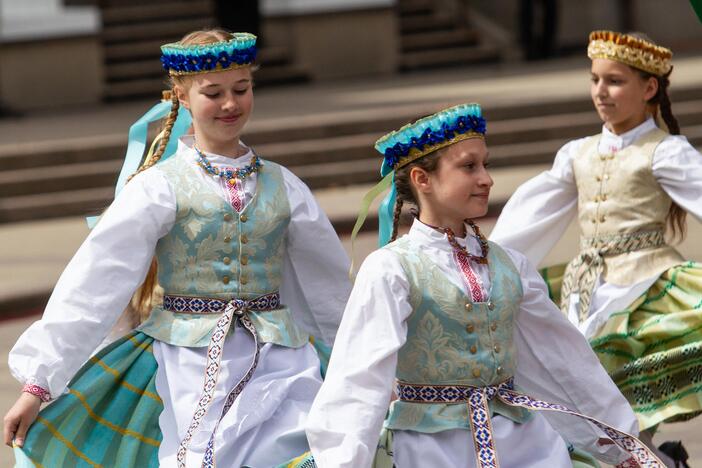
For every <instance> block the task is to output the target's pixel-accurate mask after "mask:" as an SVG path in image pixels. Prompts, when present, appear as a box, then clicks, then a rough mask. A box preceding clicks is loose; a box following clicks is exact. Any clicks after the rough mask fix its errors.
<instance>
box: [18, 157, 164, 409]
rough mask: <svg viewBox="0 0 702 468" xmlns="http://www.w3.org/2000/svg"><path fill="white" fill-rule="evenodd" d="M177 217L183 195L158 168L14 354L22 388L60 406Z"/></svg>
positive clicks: (130, 193)
mask: <svg viewBox="0 0 702 468" xmlns="http://www.w3.org/2000/svg"><path fill="white" fill-rule="evenodd" d="M175 212H176V205H175V195H174V193H173V191H172V189H171V186H170V184H169V182H168V181H167V180H166V178H165V177H164V176H163V174H162V173H161V171H159V170H158V168H153V169H150V170H148V171H145V172H143V173H141V174H139V175H138V176H137V177H135V178H134V179H133V180H132V181H131V182H129V183H128V184H127V185H126V186H125V187H124V189H122V191H121V192H120V193H119V195H118V196H117V198H116V199H115V200H114V202H113V203H112V204H111V205H110V207H109V208H108V209H107V210H106V211H105V213H104V214H103V216H102V217H101V219H100V221H99V222H98V224H97V226H95V228H93V230H92V231H91V232H90V234H89V235H88V237H87V238H86V239H85V241H84V242H83V244H82V245H81V246H80V248H79V249H78V251H77V252H76V254H75V255H74V256H73V258H72V259H71V261H70V262H69V263H68V266H66V269H65V270H64V271H63V273H62V274H61V276H60V278H59V280H58V282H57V283H56V286H55V288H54V290H53V293H52V294H51V298H50V299H49V302H48V304H47V305H46V309H45V310H44V314H43V315H42V318H41V319H40V320H38V321H37V322H35V323H33V324H32V325H31V326H30V327H29V328H28V329H27V330H26V331H25V332H24V333H23V334H22V335H21V336H20V338H19V340H18V341H17V343H16V344H15V346H14V347H13V348H12V350H11V351H10V354H9V366H10V372H11V373H12V375H13V376H14V377H15V378H16V379H17V380H19V381H20V382H21V383H23V384H34V385H38V386H40V387H42V388H43V389H45V390H47V391H49V392H50V393H51V396H52V397H54V398H55V397H57V396H58V395H60V394H61V393H63V391H64V390H65V388H66V385H67V384H68V382H69V380H70V379H71V378H72V377H73V375H74V374H75V373H76V372H77V371H78V369H79V368H80V367H81V365H83V363H85V362H86V361H87V359H88V358H89V357H90V355H91V354H92V353H93V352H94V351H95V350H96V348H97V347H98V346H99V345H100V343H101V342H102V340H103V339H104V338H105V337H106V336H107V334H108V333H109V332H110V329H111V328H112V326H113V325H114V323H115V322H116V321H117V319H118V318H119V317H120V316H121V315H122V312H123V311H124V309H125V307H126V306H127V304H128V303H129V300H130V298H131V297H132V295H133V293H134V291H135V290H136V288H138V287H139V285H140V284H141V283H142V282H143V281H144V278H145V276H146V273H147V271H148V269H149V266H150V264H151V258H152V257H153V254H154V249H155V247H156V242H157V241H158V240H159V239H160V238H161V237H163V236H164V235H165V234H166V233H167V232H168V231H169V230H170V229H171V227H172V226H173V222H174V220H175Z"/></svg>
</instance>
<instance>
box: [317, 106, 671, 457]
mask: <svg viewBox="0 0 702 468" xmlns="http://www.w3.org/2000/svg"><path fill="white" fill-rule="evenodd" d="M484 134H485V120H484V119H483V118H482V115H481V110H480V107H479V106H478V105H477V104H467V105H460V106H456V107H452V108H449V109H446V110H443V111H441V112H439V113H437V114H434V115H432V116H429V117H426V118H423V119H420V120H419V121H417V122H415V123H413V124H410V125H407V126H405V127H403V128H402V129H400V130H399V131H397V132H392V133H390V134H388V135H386V136H384V137H383V138H381V139H380V140H378V142H377V143H376V149H378V151H380V152H381V153H382V154H383V155H384V157H385V158H384V162H383V167H382V171H381V172H382V174H383V175H385V178H384V179H383V181H382V182H381V183H380V185H379V187H377V189H376V190H374V192H375V193H377V192H379V191H380V190H381V189H382V188H383V187H388V186H391V187H392V188H391V191H390V194H389V195H388V198H386V200H385V202H384V203H383V205H382V206H381V215H380V216H381V218H380V229H381V239H380V244H381V245H384V244H386V243H387V242H388V240H391V242H390V243H389V244H387V245H385V246H384V247H383V248H381V249H380V250H377V251H376V252H373V253H371V254H370V255H369V256H368V258H367V259H366V260H365V262H364V263H363V265H362V266H361V268H360V271H359V272H358V276H357V278H356V283H355V285H354V288H353V291H352V292H351V297H350V299H349V302H348V304H347V307H346V310H345V312H344V318H343V320H342V322H341V326H340V328H339V333H338V335H337V339H336V342H335V348H334V352H333V353H332V357H331V360H330V363H329V368H328V371H327V375H326V378H325V382H324V384H323V385H322V388H321V390H320V392H319V394H318V395H317V398H316V399H315V402H314V404H313V406H312V410H311V412H310V414H309V417H308V419H307V436H308V439H309V441H310V448H311V452H312V454H313V456H314V458H315V461H316V463H317V465H318V466H320V467H322V468H326V467H337V468H338V467H354V468H363V467H369V466H371V465H372V464H373V463H375V466H376V467H381V466H392V464H393V463H394V464H395V466H397V468H408V467H419V466H446V467H466V466H469V467H471V466H472V467H481V468H483V467H497V466H502V467H513V468H517V467H519V468H527V467H545V466H548V467H566V466H568V467H570V466H572V461H571V457H570V454H569V444H568V443H566V440H567V441H568V442H569V443H570V444H573V445H574V446H575V447H578V448H580V449H584V450H587V451H589V452H591V453H592V454H593V455H596V456H597V457H600V458H602V459H603V460H605V461H608V462H610V463H612V464H615V463H620V462H623V463H627V461H628V463H630V464H631V466H638V464H635V463H641V464H642V466H662V465H661V464H660V462H659V461H658V460H657V459H656V458H655V457H654V456H653V455H652V454H651V453H650V452H649V451H648V450H647V449H646V448H645V446H644V445H643V444H642V443H640V442H639V441H638V440H637V439H635V438H634V437H633V436H631V435H629V434H631V433H633V434H636V433H637V423H636V418H635V416H634V414H633V412H632V411H631V408H630V407H629V405H628V404H627V402H626V400H625V399H624V397H622V395H621V394H620V392H619V391H618V390H617V388H616V387H615V386H614V384H613V383H612V381H611V379H610V378H609V377H608V376H607V374H606V372H605V371H604V369H603V368H602V366H601V365H600V364H599V362H598V361H597V358H596V357H595V355H594V353H593V352H592V350H591V349H590V347H589V346H588V344H587V341H586V340H585V339H584V338H583V337H582V335H581V334H580V333H579V332H578V330H577V329H576V328H575V327H573V326H572V325H571V324H570V323H569V322H568V321H567V320H566V319H565V317H563V316H562V315H561V314H560V313H559V311H558V309H557V308H556V307H555V306H554V305H553V303H552V302H551V300H550V299H549V298H548V293H547V291H546V286H545V284H544V282H543V280H542V279H541V277H540V276H539V275H538V273H537V272H536V270H534V268H533V267H532V266H531V265H530V264H529V262H528V261H527V260H526V259H525V258H524V256H523V255H521V254H519V253H517V252H515V251H512V250H508V249H503V248H502V247H500V246H499V245H497V244H495V243H492V242H488V241H487V240H485V238H484V237H482V235H481V234H480V230H479V229H478V227H477V226H476V225H475V224H474V223H473V222H472V221H470V219H471V218H476V217H481V216H484V215H485V213H486V212H487V208H488V195H489V192H490V187H491V186H492V179H491V178H490V176H489V174H488V172H487V169H486V166H487V157H488V151H487V147H486V145H485V140H484ZM369 198H370V197H369ZM395 198H396V199H397V202H395ZM406 202H409V203H412V204H413V205H415V206H416V207H417V210H418V217H417V218H416V219H415V220H414V223H413V224H412V227H411V229H410V231H409V234H407V235H405V236H402V237H400V238H399V239H397V240H395V237H396V234H397V222H398V218H399V214H400V212H401V208H402V205H403V203H406ZM393 205H394V209H393ZM391 220H392V221H391ZM390 226H392V229H390ZM390 231H392V235H390ZM393 382H395V384H396V385H393ZM393 386H394V387H395V391H396V396H397V399H396V400H395V401H393V402H392V403H390V400H391V395H392V392H393ZM542 399H543V400H542ZM388 406H389V413H387V411H388ZM532 410H544V411H532ZM386 413H387V419H386V420H385V424H384V427H385V433H384V435H383V437H382V438H381V444H380V446H381V447H382V448H380V449H378V450H377V452H376V447H377V446H378V434H379V433H380V431H381V426H382V425H383V419H384V418H385V416H386ZM585 414H586V415H593V416H594V418H593V417H592V416H585ZM605 421H606V422H607V423H605ZM613 427H616V428H618V429H614V428H613ZM627 432H628V433H629V434H627ZM610 439H611V440H610ZM612 441H614V442H612ZM620 446H622V447H628V448H629V449H631V453H629V452H628V451H627V450H623V449H622V448H620ZM389 454H392V455H391V456H390V459H388V458H389ZM632 457H633V458H632ZM593 462H594V460H593Z"/></svg>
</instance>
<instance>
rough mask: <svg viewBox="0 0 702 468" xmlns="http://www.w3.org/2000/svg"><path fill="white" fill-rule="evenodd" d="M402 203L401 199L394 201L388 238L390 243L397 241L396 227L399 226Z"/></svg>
mask: <svg viewBox="0 0 702 468" xmlns="http://www.w3.org/2000/svg"><path fill="white" fill-rule="evenodd" d="M403 203H404V202H403V201H402V198H398V199H397V200H395V211H394V212H393V214H392V235H391V236H390V242H392V241H394V240H395V239H397V227H398V225H399V224H400V216H401V215H402V205H403Z"/></svg>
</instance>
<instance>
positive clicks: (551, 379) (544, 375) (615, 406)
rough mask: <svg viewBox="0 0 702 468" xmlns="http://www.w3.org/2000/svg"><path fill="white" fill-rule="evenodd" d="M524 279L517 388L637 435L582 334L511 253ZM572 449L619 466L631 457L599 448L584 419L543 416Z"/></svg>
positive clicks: (523, 261) (529, 268)
mask: <svg viewBox="0 0 702 468" xmlns="http://www.w3.org/2000/svg"><path fill="white" fill-rule="evenodd" d="M507 251H508V253H509V255H510V256H511V258H512V260H513V262H514V264H515V266H516V267H517V268H518V269H519V271H520V274H521V278H522V289H523V297H522V303H521V307H520V310H519V315H518V316H517V321H516V327H515V335H514V341H515V345H516V349H517V372H516V374H515V385H516V386H517V387H518V388H519V389H520V390H522V391H524V393H526V394H528V395H531V396H534V397H536V398H540V399H543V400H545V401H548V402H551V403H557V404H561V405H564V406H567V407H568V408H570V409H571V410H574V411H576V412H579V413H581V414H584V415H587V416H591V417H593V418H595V419H598V420H600V421H602V422H605V423H607V424H609V425H610V426H613V427H614V428H616V429H619V430H621V431H624V432H626V433H628V434H631V435H634V436H637V435H638V433H639V431H638V422H637V419H636V416H635V414H634V412H633V410H632V409H631V406H630V405H629V403H628V402H627V400H626V398H624V396H623V395H622V394H621V392H620V391H619V389H618V388H617V386H616V385H615V384H614V382H612V379H611V378H610V377H609V375H608V374H607V372H606V371H605V369H604V368H603V367H602V365H601V364H600V362H599V360H598V359H597V356H596V355H595V353H594V352H593V351H592V349H591V348H590V345H589V343H588V342H587V340H586V339H585V338H584V337H583V335H582V334H581V333H580V332H579V331H578V329H577V328H575V327H574V326H573V325H572V324H571V323H570V322H569V321H568V320H567V319H566V317H565V316H564V315H563V314H562V313H561V311H560V310H558V308H557V307H556V306H555V305H554V304H553V302H552V301H551V300H550V299H549V296H548V291H547V289H546V284H545V283H544V281H543V279H542V278H541V276H540V275H539V274H538V272H537V271H536V269H535V268H534V267H533V266H532V265H531V263H530V262H529V261H528V260H527V259H526V258H525V257H524V256H523V255H522V254H520V253H518V252H515V251H514V250H509V249H507ZM541 414H543V415H544V416H545V417H546V419H547V420H548V421H549V423H550V424H551V425H552V426H553V427H554V428H555V429H556V430H557V431H558V432H559V433H560V434H561V436H563V438H564V439H565V440H567V441H568V442H570V443H572V444H573V445H574V446H576V447H578V448H581V449H582V450H585V451H586V452H588V453H590V454H592V455H593V456H595V457H597V458H598V459H600V460H602V461H604V462H607V463H610V464H613V465H614V464H616V463H620V462H622V461H623V460H625V459H626V458H628V456H627V454H626V453H625V452H623V451H622V450H621V449H619V448H617V447H616V446H613V445H605V446H599V445H598V443H597V441H598V439H599V438H600V437H605V436H604V434H603V433H602V431H601V430H599V429H598V428H597V427H595V426H594V425H593V424H591V423H589V422H587V421H585V420H584V419H581V418H578V417H575V416H569V415H563V414H558V413H552V412H548V411H543V412H541Z"/></svg>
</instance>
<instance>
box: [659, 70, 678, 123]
mask: <svg viewBox="0 0 702 468" xmlns="http://www.w3.org/2000/svg"><path fill="white" fill-rule="evenodd" d="M672 71H673V69H672V68H671V69H670V71H669V72H668V73H667V74H665V75H663V76H659V77H657V78H658V106H659V108H660V111H661V117H662V118H663V121H664V122H665V124H666V125H667V126H668V132H669V133H670V134H671V135H680V125H679V124H678V119H676V118H675V116H674V115H673V110H672V108H671V107H672V106H671V103H670V97H668V86H669V85H670V80H669V79H668V77H669V76H670V73H671V72H672Z"/></svg>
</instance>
